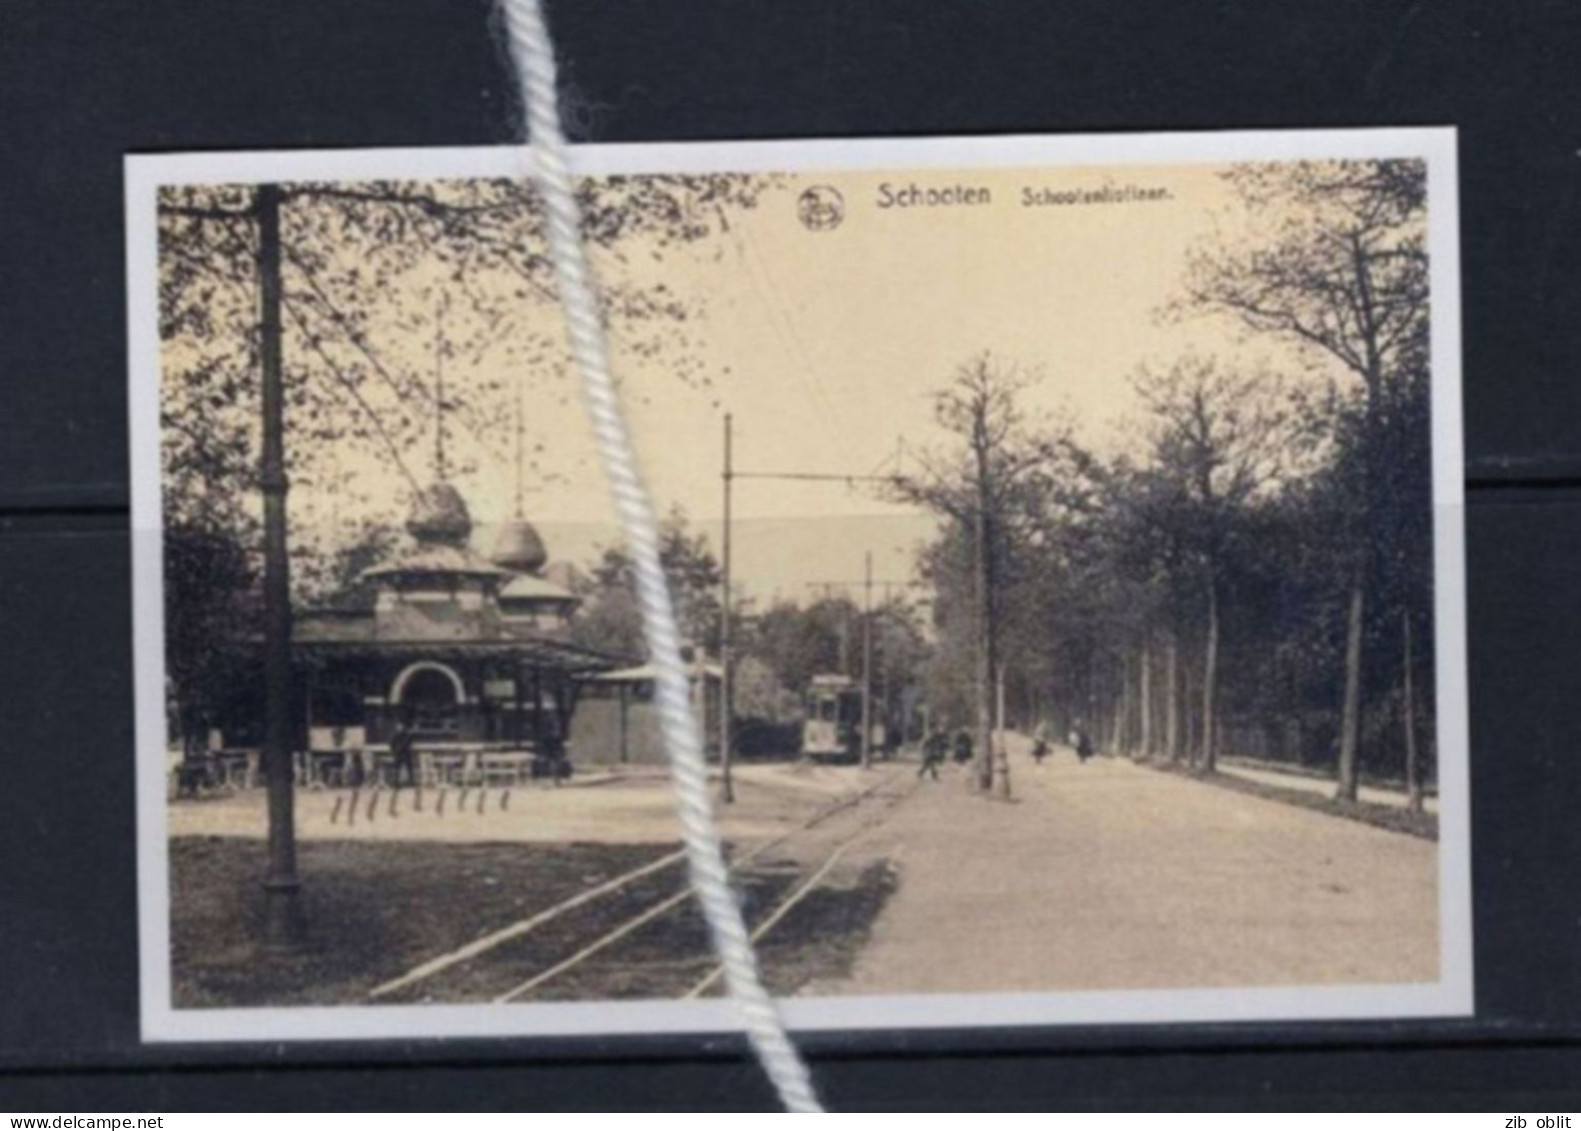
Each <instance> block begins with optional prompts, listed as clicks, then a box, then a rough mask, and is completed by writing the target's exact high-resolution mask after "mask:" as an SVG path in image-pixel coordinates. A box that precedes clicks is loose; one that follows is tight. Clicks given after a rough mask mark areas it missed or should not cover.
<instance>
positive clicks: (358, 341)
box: [127, 129, 1473, 1040]
mask: <svg viewBox="0 0 1581 1131" xmlns="http://www.w3.org/2000/svg"><path fill="white" fill-rule="evenodd" d="M528 160H529V158H528V156H527V155H526V154H525V153H524V152H522V151H519V150H512V149H505V148H499V149H486V150H482V149H468V150H404V151H395V150H385V151H380V150H366V151H339V152H328V151H326V152H318V153H314V152H278V153H236V154H183V155H148V156H136V157H131V158H128V160H127V210H128V212H127V219H128V232H129V237H128V238H129V246H128V264H129V273H130V295H131V309H130V312H129V334H130V341H131V348H132V372H131V386H130V396H131V405H132V436H131V442H132V449H133V461H134V466H133V470H134V483H133V530H134V554H135V578H134V585H135V603H136V615H137V621H136V641H135V646H136V679H137V696H138V724H137V725H138V749H137V780H138V804H139V809H138V846H137V850H138V859H139V876H140V881H139V883H140V888H139V899H140V913H141V942H142V952H141V974H142V998H143V1000H142V1012H143V1032H144V1036H145V1038H146V1039H151V1040H234V1039H239V1038H241V1037H243V1036H246V1037H247V1038H248V1039H260V1038H262V1039H280V1040H290V1039H343V1038H376V1037H423V1036H446V1035H478V1036H484V1035H507V1034H509V1035H532V1034H544V1035H567V1034H593V1033H599V1034H605V1033H641V1032H708V1031H720V1030H724V1029H729V1028H731V1027H733V1025H734V1024H735V1022H734V1021H733V1020H732V1015H731V1014H730V1012H729V1011H728V1008H727V1003H726V1002H725V1001H724V1000H723V998H724V987H723V986H722V984H721V982H722V976H721V970H720V967H719V962H718V959H717V958H716V957H715V954H714V951H713V949H712V948H711V945H710V940H709V934H708V929H707V925H706V924H705V922H704V918H703V915H702V912H701V910H700V909H699V907H698V905H697V902H696V899H695V897H694V895H693V892H692V889H691V887H690V886H689V884H688V878H687V864H686V854H685V851H684V849H683V847H682V838H681V832H680V823H679V819H678V817H677V813H676V809H675V802H674V797H673V794H672V788H671V781H670V776H669V765H668V759H667V757H666V750H665V743H664V740H663V736H662V734H661V728H660V722H659V716H658V705H657V703H656V698H655V688H656V681H657V678H658V672H657V670H656V668H655V666H654V664H653V662H652V656H651V655H650V653H649V649H648V647H647V645H646V642H645V639H644V632H643V616H642V609H641V604H640V601H639V597H638V593H637V585H636V576H635V568H634V559H633V555H632V553H631V550H630V549H629V547H628V546H627V545H626V543H625V541H624V538H623V535H622V530H621V526H620V523H619V522H618V520H617V517H616V512H615V509H614V506H613V505H612V503H611V499H610V492H609V487H608V483H607V481H606V479H605V476H604V471H603V467H602V464H601V461H600V458H599V449H598V445H597V441H596V439H595V436H594V433H593V431H592V428H591V427H590V425H589V423H588V417H587V410H586V407H585V406H584V403H583V400H582V395H581V391H580V386H579V383H578V376H577V372H576V366H575V364H574V363H573V361H572V359H571V354H570V351H569V348H568V344H567V340H566V332H565V314H564V312H563V311H562V309H561V306H560V301H559V294H558V287H557V284H556V276H555V271H554V267H553V264H552V262H551V257H550V252H549V247H548V243H547V235H546V224H545V217H544V214H543V211H542V209H541V207H540V203H539V200H538V198H537V194H536V192H535V191H534V189H533V187H532V185H531V183H530V181H529V179H528V178H527V175H526V170H527V168H528V166H527V162H528ZM573 171H574V172H575V173H576V174H577V175H578V189H577V192H578V196H579V199H580V204H581V208H582V213H583V238H584V241H585V242H586V245H587V246H588V248H589V252H590V254H591V256H592V266H593V270H594V274H595V276H596V283H597V286H598V293H599V297H600V300H601V303H602V308H601V315H602V318H603V321H604V324H605V326H606V328H607V332H608V335H609V339H610V344H611V349H612V364H613V370H614V374H615V378H616V381H617V383H618V386H619V390H620V396H621V400H622V411H623V413H624V416H625V419H626V423H627V425H628V427H629V429H630V431H631V433H632V437H633V442H634V445H635V451H636V456H637V460H638V463H639V466H640V469H641V471H642V474H643V476H644V478H645V480H646V484H647V487H648V489H649V491H650V493H651V495H652V497H653V500H654V506H655V510H656V513H657V515H658V518H659V526H660V536H661V538H660V547H659V551H660V559H661V562H662V565H663V568H664V572H665V576H666V580H667V582H668V586H669V590H670V596H671V599H672V601H673V603H674V607H675V612H676V617H677V620H678V624H679V628H680V631H681V634H682V637H683V641H682V645H683V647H682V654H683V657H684V660H685V662H686V664H687V665H688V668H689V673H690V690H691V705H692V710H693V713H694V716H695V718H696V720H697V723H698V725H699V728H700V729H701V731H702V733H703V735H704V736H705V740H706V741H705V745H706V755H707V759H708V768H709V786H710V791H711V794H712V798H713V804H714V818H715V820H716V821H717V825H718V829H719V835H720V837H721V839H722V841H723V842H724V846H725V851H726V855H727V859H728V862H729V867H730V874H731V882H732V886H733V889H734V892H735V895H736V898H737V900H738V901H739V903H740V906H741V909H742V913H743V916H744V918H745V921H746V924H747V927H748V929H749V930H750V932H751V936H752V940H753V942H754V944H755V945H756V947H757V950H758V959H759V963H760V965H761V969H762V975H763V978H764V980H765V982H766V984H767V986H768V988H769V989H770V990H771V991H772V992H773V993H774V994H775V995H776V997H778V998H780V999H782V1001H783V1005H784V1013H785V1017H786V1019H787V1021H788V1023H789V1024H790V1025H791V1026H792V1027H793V1028H796V1029H800V1030H807V1031H811V1030H833V1029H842V1028H861V1029H883V1028H930V1027H933V1028H937V1027H970V1026H1015V1025H1060V1024H1080V1023H1142V1022H1190V1021H1235V1020H1274V1019H1285V1018H1298V1019H1312V1020H1317V1019H1328V1018H1388V1017H1412V1016H1432V1015H1437V1016H1456V1015H1467V1014H1469V1013H1470V1012H1471V1010H1472V1004H1473V1003H1472V990H1471V986H1472V979H1471V973H1472V971H1471V910H1470V875H1469V873H1470V868H1469V832H1468V828H1469V819H1468V815H1469V804H1470V801H1469V796H1468V779H1469V775H1468V761H1469V757H1470V753H1469V749H1468V745H1469V744H1468V734H1467V726H1466V714H1465V712H1466V705H1465V619H1464V570H1463V564H1462V530H1461V523H1462V508H1461V476H1462V472H1461V447H1460V445H1461V437H1460V411H1461V409H1460V378H1459V374H1460V358H1459V337H1458V333H1459V331H1458V311H1459V296H1458V285H1459V284H1458V264H1457V243H1456V228H1457V224H1458V215H1457V208H1456V198H1455V189H1456V181H1455V177H1456V172H1455V143H1454V133H1453V131H1451V130H1435V129H1422V130H1415V129H1413V130H1367V131H1321V132H1319V131H1288V132H1272V133H1204V134H1190V135H1145V134H1138V135H1129V136H1123V137H1122V136H1114V137H1089V138H1077V137H1068V138H1044V137H1021V138H1016V137H1000V138H972V139H948V138H946V139H928V140H916V141H907V140H893V139H878V140H870V141H817V142H785V143H706V144H703V143H698V144H667V145H645V146H589V147H581V148H580V149H579V150H578V152H577V164H576V165H575V166H574V169H573Z"/></svg>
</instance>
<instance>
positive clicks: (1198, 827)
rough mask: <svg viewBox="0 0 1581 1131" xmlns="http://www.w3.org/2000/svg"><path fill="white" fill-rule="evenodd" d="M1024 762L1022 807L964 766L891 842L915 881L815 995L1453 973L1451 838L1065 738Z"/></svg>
mask: <svg viewBox="0 0 1581 1131" xmlns="http://www.w3.org/2000/svg"><path fill="white" fill-rule="evenodd" d="M1018 745H1019V744H1018ZM1012 767H1013V781H1014V786H1015V793H1016V800H1015V801H1013V802H1009V803H1006V802H998V801H990V800H985V799H982V798H979V797H975V796H972V795H971V794H970V793H969V792H968V791H967V789H966V787H965V784H964V779H963V776H962V775H961V773H960V772H959V771H956V772H953V773H951V774H949V775H947V776H946V778H945V780H944V781H943V782H941V783H939V784H937V785H934V784H933V783H931V782H929V783H924V788H922V789H921V790H919V791H918V792H917V793H915V794H914V795H913V796H912V798H911V799H910V801H909V802H908V803H907V804H906V805H905V806H903V807H902V808H901V809H900V810H898V811H897V812H896V813H895V814H894V815H893V816H892V818H891V819H890V820H889V821H888V822H886V824H885V826H884V827H883V829H882V831H881V832H880V833H878V834H877V835H875V836H874V837H872V838H871V840H870V843H869V848H868V851H870V852H872V853H875V854H878V853H884V854H888V855H890V856H891V857H892V859H893V860H894V861H895V862H896V865H897V866H898V868H899V873H900V884H899V889H898V891H897V892H896V893H895V894H894V895H893V896H892V897H891V899H890V901H889V903H888V904H887V905H886V906H885V908H884V910H883V912H882V913H881V915H880V917H879V919H878V921H877V923H876V925H875V928H874V931H873V935H872V937H871V939H870V941H869V943H868V945H867V946H866V948H865V949H864V951H863V953H862V955H861V958H860V959H859V960H858V962H857V964H856V967H855V969H854V971H853V972H852V974H851V976H850V977H849V978H846V979H843V980H841V981H838V982H825V983H822V984H816V985H813V986H811V987H808V988H807V989H806V990H804V991H803V992H804V993H808V994H826V993H917V992H987V991H1017V990H1026V991H1034V990H1068V989H1100V988H1102V989H1118V988H1153V987H1171V988H1184V987H1193V986H1226V985H1235V986H1255V985H1291V984H1314V983H1335V982H1345V983H1357V982H1408V981H1431V980H1435V979H1436V978H1437V976H1438V946H1437V896H1436V891H1437V885H1436V875H1437V872H1436V867H1437V863H1436V861H1437V852H1436V850H1437V845H1436V844H1434V843H1432V842H1429V841H1425V840H1420V839H1417V838H1414V837H1409V836H1403V835H1400V834H1397V833H1391V832H1386V831H1383V830H1380V829H1376V828H1371V827H1368V826H1366V825H1363V824H1359V823H1357V822H1353V821H1345V820H1338V819H1335V818H1333V817H1329V816H1326V815H1323V814H1319V813H1314V812H1309V811H1306V810H1303V809H1300V808H1296V807H1292V806H1288V805H1283V804H1279V803H1277V802H1272V801H1267V800H1263V799H1260V798H1256V797H1250V796H1245V795H1243V794H1239V793H1235V792H1232V791H1228V790H1222V789H1217V788H1214V787H1212V786H1210V785H1204V784H1202V783H1200V782H1195V781H1192V780H1190V779H1186V778H1182V777H1177V776H1173V775H1167V774H1161V773H1157V772H1154V771H1151V770H1147V769H1145V768H1140V767H1137V766H1133V765H1131V764H1129V763H1126V762H1122V761H1117V760H1112V759H1096V760H1094V761H1092V762H1089V763H1088V764H1086V765H1080V764H1078V763H1077V761H1076V758H1075V757H1074V755H1073V754H1072V753H1070V752H1069V751H1068V750H1066V749H1064V748H1057V749H1056V751H1055V753H1054V755H1053V756H1052V757H1051V758H1050V760H1049V761H1047V762H1046V763H1045V764H1044V765H1042V766H1036V765H1033V764H1032V762H1031V760H1030V759H1029V758H1028V757H1026V755H1025V752H1024V746H1023V747H1022V749H1021V750H1018V751H1016V756H1014V757H1013V759H1012Z"/></svg>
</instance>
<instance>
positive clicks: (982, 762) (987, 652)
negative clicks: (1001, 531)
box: [972, 451, 999, 793]
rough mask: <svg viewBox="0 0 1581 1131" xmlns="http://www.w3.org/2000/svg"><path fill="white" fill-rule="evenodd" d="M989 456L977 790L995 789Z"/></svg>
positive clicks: (980, 552)
mask: <svg viewBox="0 0 1581 1131" xmlns="http://www.w3.org/2000/svg"><path fill="white" fill-rule="evenodd" d="M988 474H989V473H988V457H987V452H986V451H979V453H978V498H977V516H976V519H977V530H976V535H977V539H976V540H977V547H976V549H977V757H976V758H975V759H974V762H975V764H974V765H973V767H972V769H973V771H974V773H973V778H974V780H975V782H976V785H977V788H978V789H979V790H980V791H982V792H983V793H988V792H990V791H991V790H992V789H993V788H994V749H993V742H994V669H995V668H996V667H997V666H998V660H999V657H998V655H996V652H997V648H996V644H997V641H996V640H995V638H994V612H993V561H994V552H993V546H992V544H991V542H990V531H989V525H988V501H989V500H988Z"/></svg>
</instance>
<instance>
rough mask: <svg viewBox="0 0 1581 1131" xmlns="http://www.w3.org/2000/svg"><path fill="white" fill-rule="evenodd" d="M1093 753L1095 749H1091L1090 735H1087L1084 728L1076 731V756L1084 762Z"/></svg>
mask: <svg viewBox="0 0 1581 1131" xmlns="http://www.w3.org/2000/svg"><path fill="white" fill-rule="evenodd" d="M1094 753H1096V751H1094V750H1093V746H1092V736H1091V735H1089V734H1088V733H1087V732H1086V731H1085V730H1078V731H1077V732H1076V757H1077V758H1078V759H1079V760H1080V761H1082V762H1085V761H1086V760H1087V759H1088V758H1091V757H1092V756H1093V754H1094Z"/></svg>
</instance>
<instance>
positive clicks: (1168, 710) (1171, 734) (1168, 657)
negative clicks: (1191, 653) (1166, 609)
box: [1164, 630, 1180, 762]
mask: <svg viewBox="0 0 1581 1131" xmlns="http://www.w3.org/2000/svg"><path fill="white" fill-rule="evenodd" d="M1164 680H1165V687H1164V703H1165V713H1164V747H1165V751H1166V753H1168V755H1169V760H1170V761H1171V762H1178V761H1180V642H1179V640H1177V639H1176V637H1175V633H1174V631H1173V630H1171V631H1170V633H1169V644H1168V650H1167V651H1166V652H1165V653H1164Z"/></svg>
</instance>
